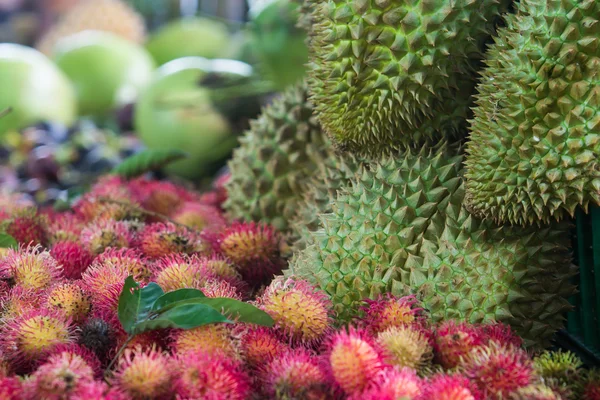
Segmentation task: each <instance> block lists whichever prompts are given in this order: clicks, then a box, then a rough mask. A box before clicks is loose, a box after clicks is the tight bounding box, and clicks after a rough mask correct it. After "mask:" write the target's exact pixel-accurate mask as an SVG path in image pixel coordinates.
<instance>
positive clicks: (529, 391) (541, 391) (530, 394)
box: [510, 384, 572, 400]
mask: <svg viewBox="0 0 600 400" xmlns="http://www.w3.org/2000/svg"><path fill="white" fill-rule="evenodd" d="M571 398H572V397H563V396H560V395H558V394H557V393H555V392H554V391H553V390H552V389H550V388H549V387H548V386H545V385H543V384H533V385H529V386H525V387H523V388H520V389H518V390H517V391H516V392H515V393H513V394H512V395H511V397H510V400H563V399H571Z"/></svg>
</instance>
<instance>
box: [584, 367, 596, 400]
mask: <svg viewBox="0 0 600 400" xmlns="http://www.w3.org/2000/svg"><path fill="white" fill-rule="evenodd" d="M583 400H600V370H598V369H594V370H591V371H590V372H589V373H588V374H587V376H586V380H585V384H584V387H583Z"/></svg>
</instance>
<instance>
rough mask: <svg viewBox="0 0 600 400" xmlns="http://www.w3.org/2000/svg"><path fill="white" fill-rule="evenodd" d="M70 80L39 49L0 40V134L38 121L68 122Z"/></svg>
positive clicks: (72, 117) (71, 108) (70, 116)
mask: <svg viewBox="0 0 600 400" xmlns="http://www.w3.org/2000/svg"><path fill="white" fill-rule="evenodd" d="M76 107H77V106H76V103H75V91H74V90H73V87H72V85H71V82H69V80H68V79H67V78H66V77H65V75H64V74H63V73H62V72H61V71H60V70H59V69H58V68H56V66H55V65H54V64H52V62H51V61H50V60H49V59H47V58H46V56H44V55H43V54H42V53H40V52H38V51H37V50H34V49H31V48H29V47H25V46H20V45H17V44H10V43H2V44H0V112H2V111H4V110H5V109H7V108H11V109H12V111H11V112H10V113H9V114H7V115H5V116H3V117H0V136H1V135H2V134H3V133H5V132H6V131H8V130H13V129H21V128H24V127H25V126H27V125H31V124H34V123H37V122H41V121H52V122H58V123H61V124H64V125H70V124H71V123H72V122H73V121H74V120H75V118H76V115H77V109H76Z"/></svg>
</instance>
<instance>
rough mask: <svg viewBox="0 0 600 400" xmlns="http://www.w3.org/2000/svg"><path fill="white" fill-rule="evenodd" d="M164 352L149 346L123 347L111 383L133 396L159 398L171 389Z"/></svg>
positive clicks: (166, 358) (167, 360)
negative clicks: (146, 347)
mask: <svg viewBox="0 0 600 400" xmlns="http://www.w3.org/2000/svg"><path fill="white" fill-rule="evenodd" d="M168 363H169V358H168V356H167V355H166V354H164V353H162V352H160V351H158V350H156V349H154V348H151V349H148V350H146V349H143V348H141V347H136V348H133V349H125V351H124V352H123V354H122V355H121V357H120V358H119V361H118V365H117V369H116V370H115V373H114V375H113V376H112V379H111V380H112V383H113V384H114V385H115V386H116V387H118V388H120V389H121V390H123V391H124V392H126V393H128V394H129V395H131V396H132V397H134V398H160V397H161V396H164V395H166V394H167V393H168V392H169V390H170V389H171V381H172V378H173V376H172V371H171V369H169V368H165V366H166V365H168Z"/></svg>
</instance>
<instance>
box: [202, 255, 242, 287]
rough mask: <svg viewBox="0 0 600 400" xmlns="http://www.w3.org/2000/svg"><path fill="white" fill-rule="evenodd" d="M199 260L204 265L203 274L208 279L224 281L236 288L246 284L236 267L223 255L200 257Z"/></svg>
mask: <svg viewBox="0 0 600 400" xmlns="http://www.w3.org/2000/svg"><path fill="white" fill-rule="evenodd" d="M199 260H200V263H201V264H202V273H203V274H204V275H205V276H206V277H210V278H217V279H222V280H225V281H228V282H229V283H231V284H233V285H235V286H239V285H241V284H243V283H244V282H243V281H242V275H241V274H240V273H239V272H238V270H237V268H236V267H235V265H234V264H233V263H232V262H231V261H230V260H228V259H227V258H225V257H223V256H222V255H220V254H217V253H214V254H211V255H210V256H203V257H200V258H199Z"/></svg>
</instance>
